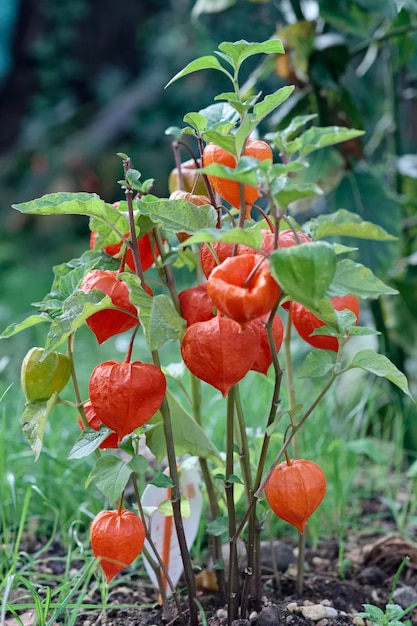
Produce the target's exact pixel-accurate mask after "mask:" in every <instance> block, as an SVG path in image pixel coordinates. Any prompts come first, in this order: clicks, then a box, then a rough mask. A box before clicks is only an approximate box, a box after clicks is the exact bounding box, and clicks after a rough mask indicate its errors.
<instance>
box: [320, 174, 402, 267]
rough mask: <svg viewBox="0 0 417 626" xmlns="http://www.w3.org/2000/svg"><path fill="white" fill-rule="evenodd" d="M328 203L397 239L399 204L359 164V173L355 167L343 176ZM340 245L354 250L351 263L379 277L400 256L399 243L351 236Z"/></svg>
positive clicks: (400, 213) (374, 177)
mask: <svg viewBox="0 0 417 626" xmlns="http://www.w3.org/2000/svg"><path fill="white" fill-rule="evenodd" d="M330 200H331V202H332V203H333V204H334V206H336V207H343V208H345V209H347V210H349V211H351V212H353V213H357V214H358V215H360V216H361V218H362V219H363V220H366V221H369V222H372V223H373V224H377V225H378V226H380V227H381V228H383V229H384V230H385V231H386V232H388V233H390V234H392V235H394V236H398V237H401V233H402V230H401V229H402V207H401V204H400V202H399V201H398V200H396V199H395V198H393V197H392V196H390V195H388V193H387V192H386V190H385V189H384V181H383V180H382V179H381V178H378V177H377V176H375V175H373V174H372V173H371V172H369V171H367V170H366V169H365V168H364V166H363V164H362V166H361V169H360V170H359V168H358V171H349V172H347V173H346V174H345V176H344V178H343V179H342V181H341V182H340V184H339V186H338V187H337V189H336V190H335V191H334V193H333V197H331V198H330ZM344 243H346V244H347V245H351V246H354V247H357V248H358V252H357V253H356V254H355V257H354V260H355V261H358V262H359V263H362V264H363V265H365V266H366V267H369V268H370V269H371V270H372V271H373V272H374V273H375V274H376V275H377V276H379V277H380V278H384V276H385V275H387V274H388V273H390V272H391V270H392V268H393V267H394V266H395V265H396V263H397V261H398V259H399V258H400V256H401V243H400V240H398V241H385V242H383V243H381V242H380V241H372V240H371V241H366V240H363V239H359V238H357V237H355V238H352V239H347V240H345V241H344Z"/></svg>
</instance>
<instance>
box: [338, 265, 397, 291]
mask: <svg viewBox="0 0 417 626" xmlns="http://www.w3.org/2000/svg"><path fill="white" fill-rule="evenodd" d="M348 293H349V294H352V295H353V296H357V297H358V298H364V299H368V298H373V299H375V298H379V296H382V295H386V296H391V295H396V294H397V293H398V291H397V290H396V289H393V288H392V287H389V286H388V285H386V284H385V283H383V282H382V280H380V279H379V278H377V276H375V274H374V273H373V272H372V271H371V270H370V269H369V268H368V267H365V266H364V265H361V264H360V263H355V262H354V261H352V260H351V259H341V260H340V261H338V262H337V266H336V272H335V275H334V278H333V280H332V283H331V285H330V286H329V289H328V291H327V294H326V295H327V296H328V297H329V298H332V297H333V296H337V295H339V296H342V295H345V294H348Z"/></svg>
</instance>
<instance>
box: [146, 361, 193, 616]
mask: <svg viewBox="0 0 417 626" xmlns="http://www.w3.org/2000/svg"><path fill="white" fill-rule="evenodd" d="M152 359H153V362H154V364H155V365H157V367H161V364H160V360H159V354H158V352H157V351H156V350H154V351H153V352H152ZM160 412H161V415H162V419H163V427H164V436H165V442H166V447H167V457H168V466H169V472H170V477H171V480H172V482H173V487H172V493H171V505H172V512H173V516H174V522H175V528H176V531H177V537H178V544H179V548H180V552H181V559H182V562H183V566H184V579H185V584H186V587H187V592H188V604H189V609H190V624H191V626H198V610H197V605H196V603H195V602H194V599H195V598H196V587H195V579H194V573H193V568H192V564H191V556H190V552H189V550H188V546H187V540H186V537H185V531H184V525H183V523H182V515H181V494H180V487H179V476H178V470H177V459H176V456H175V445H174V435H173V431H172V423H171V414H170V410H169V405H168V401H167V397H166V396H165V397H164V399H163V401H162V405H161V407H160Z"/></svg>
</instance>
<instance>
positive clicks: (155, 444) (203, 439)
mask: <svg viewBox="0 0 417 626" xmlns="http://www.w3.org/2000/svg"><path fill="white" fill-rule="evenodd" d="M168 404H169V408H170V414H171V422H172V429H173V433H174V442H175V450H176V453H177V455H178V456H182V455H184V454H190V455H191V456H198V457H200V458H207V457H216V458H219V456H220V455H219V452H218V450H217V449H216V447H215V446H214V444H213V443H212V441H211V439H210V438H209V437H208V435H207V434H206V433H205V432H204V430H203V429H202V428H201V426H199V424H197V422H196V421H195V419H194V418H193V417H192V416H191V415H190V414H189V413H188V412H187V411H186V410H185V409H184V407H183V406H182V405H181V404H180V403H179V402H178V400H177V399H176V398H175V397H174V396H173V395H172V393H170V392H169V391H168ZM147 425H152V428H148V429H147V430H146V443H147V445H148V446H149V448H150V450H151V451H152V453H153V454H154V455H155V456H156V458H157V459H158V461H161V460H162V459H163V458H164V457H165V456H166V445H165V438H164V429H163V423H162V416H161V414H160V413H159V412H158V413H157V414H156V415H155V416H154V417H153V418H152V419H151V420H150V421H149V422H148V423H147Z"/></svg>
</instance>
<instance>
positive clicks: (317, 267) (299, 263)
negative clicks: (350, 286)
mask: <svg viewBox="0 0 417 626" xmlns="http://www.w3.org/2000/svg"><path fill="white" fill-rule="evenodd" d="M269 264H270V268H271V272H272V275H273V276H274V278H275V279H276V280H277V282H278V283H279V284H280V285H281V287H282V288H283V289H284V290H285V292H286V293H287V294H288V296H289V297H290V298H291V299H292V300H296V301H297V302H300V303H301V304H304V305H305V306H307V307H314V308H316V307H318V306H319V303H320V300H321V298H322V297H323V296H324V294H325V293H326V291H327V289H328V288H329V285H330V284H331V282H332V280H333V277H334V274H335V271H336V255H335V253H334V250H333V248H332V246H330V245H329V244H327V243H326V242H324V241H316V242H312V243H309V244H304V245H299V246H292V247H291V248H282V249H280V250H275V252H273V253H272V254H271V256H270V259H269Z"/></svg>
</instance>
